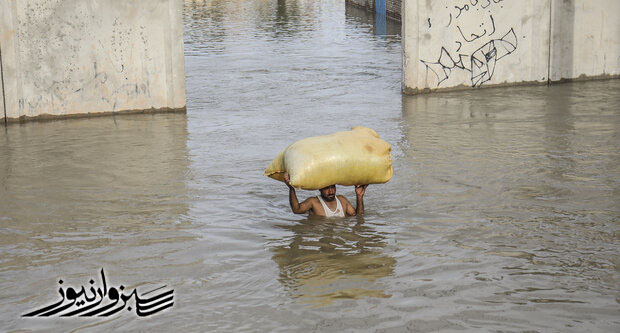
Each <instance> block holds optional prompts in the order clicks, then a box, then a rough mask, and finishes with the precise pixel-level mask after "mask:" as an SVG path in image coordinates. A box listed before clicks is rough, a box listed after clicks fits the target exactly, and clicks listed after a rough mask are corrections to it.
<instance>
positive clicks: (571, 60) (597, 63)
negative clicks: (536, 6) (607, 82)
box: [550, 0, 620, 81]
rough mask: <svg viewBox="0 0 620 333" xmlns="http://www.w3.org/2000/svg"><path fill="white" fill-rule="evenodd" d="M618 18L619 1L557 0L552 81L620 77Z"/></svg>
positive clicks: (552, 31)
mask: <svg viewBox="0 0 620 333" xmlns="http://www.w3.org/2000/svg"><path fill="white" fill-rule="evenodd" d="M618 15H620V1H618V0H563V1H560V0H553V1H552V7H551V17H552V20H551V48H550V49H551V57H550V59H551V60H550V71H551V75H550V77H551V80H554V81H557V80H563V79H579V78H587V77H596V76H614V75H618V74H620V21H619V20H618Z"/></svg>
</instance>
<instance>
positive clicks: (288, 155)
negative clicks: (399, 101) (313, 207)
mask: <svg viewBox="0 0 620 333" xmlns="http://www.w3.org/2000/svg"><path fill="white" fill-rule="evenodd" d="M391 149H392V147H391V146H390V144H389V143H387V142H385V141H384V140H381V139H380V138H379V135H378V134H377V133H376V132H375V131H373V130H371V129H370V128H367V127H360V126H358V127H354V128H353V129H352V130H350V131H345V132H337V133H333V134H328V135H323V136H315V137H311V138H306V139H303V140H299V141H297V142H295V143H293V144H292V145H290V146H288V147H286V148H285V149H284V150H283V151H282V152H280V154H278V156H277V157H276V158H275V159H274V160H273V162H271V165H269V167H268V168H267V169H266V170H265V176H269V177H271V178H273V179H276V180H279V181H284V173H285V172H288V174H289V177H290V183H291V185H293V186H294V187H296V188H302V189H306V190H318V189H321V188H323V187H326V186H329V185H332V184H338V185H345V186H351V185H363V184H379V183H385V182H387V181H388V180H390V178H392V155H390V150H391Z"/></svg>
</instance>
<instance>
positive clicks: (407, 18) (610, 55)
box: [402, 0, 620, 94]
mask: <svg viewBox="0 0 620 333" xmlns="http://www.w3.org/2000/svg"><path fill="white" fill-rule="evenodd" d="M618 13H620V1H617V0H543V1H538V0H518V1H517V0H461V1H452V0H433V1H422V0H403V13H402V18H403V30H402V38H403V39H402V40H403V90H404V92H405V93H409V94H415V93H420V92H430V91H435V90H454V89H466V88H471V87H482V86H494V85H514V84H536V83H548V82H553V81H561V80H575V79H592V78H601V77H617V76H618V75H619V74H620V34H619V33H618V32H620V21H618V19H617V17H616V15H618Z"/></svg>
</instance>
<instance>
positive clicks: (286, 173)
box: [284, 172, 293, 188]
mask: <svg viewBox="0 0 620 333" xmlns="http://www.w3.org/2000/svg"><path fill="white" fill-rule="evenodd" d="M284 184H286V186H288V187H289V188H292V187H293V186H292V185H291V177H289V175H288V172H285V173H284Z"/></svg>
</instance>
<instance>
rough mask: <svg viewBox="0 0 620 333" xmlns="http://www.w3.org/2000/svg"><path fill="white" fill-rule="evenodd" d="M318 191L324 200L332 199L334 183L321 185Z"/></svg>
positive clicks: (333, 197)
mask: <svg viewBox="0 0 620 333" xmlns="http://www.w3.org/2000/svg"><path fill="white" fill-rule="evenodd" d="M319 191H320V192H321V197H323V199H324V200H326V201H333V200H334V199H336V185H330V186H327V187H323V188H322V189H320V190H319Z"/></svg>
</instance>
